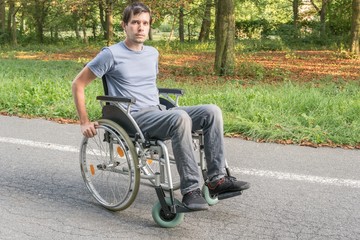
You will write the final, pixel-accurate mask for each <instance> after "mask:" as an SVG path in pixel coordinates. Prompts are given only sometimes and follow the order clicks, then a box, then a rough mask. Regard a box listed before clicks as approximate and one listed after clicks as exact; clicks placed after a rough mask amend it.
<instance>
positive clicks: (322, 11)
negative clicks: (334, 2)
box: [310, 0, 331, 39]
mask: <svg viewBox="0 0 360 240" xmlns="http://www.w3.org/2000/svg"><path fill="white" fill-rule="evenodd" d="M330 1H331V0H321V3H322V4H321V8H319V7H318V6H317V5H316V4H315V2H314V0H310V2H311V4H312V5H313V6H314V8H315V9H316V11H317V12H318V13H319V15H320V24H321V28H320V38H322V39H323V38H325V36H326V10H327V6H328V4H329V2H330Z"/></svg>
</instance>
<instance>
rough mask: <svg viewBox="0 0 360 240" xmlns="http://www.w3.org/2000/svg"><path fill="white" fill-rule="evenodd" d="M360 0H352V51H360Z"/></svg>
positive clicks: (356, 52)
mask: <svg viewBox="0 0 360 240" xmlns="http://www.w3.org/2000/svg"><path fill="white" fill-rule="evenodd" d="M359 41H360V0H353V1H352V24H351V47H350V50H351V52H352V53H355V54H357V55H359V53H360V46H359Z"/></svg>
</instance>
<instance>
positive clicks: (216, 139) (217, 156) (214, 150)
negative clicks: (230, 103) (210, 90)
mask: <svg viewBox="0 0 360 240" xmlns="http://www.w3.org/2000/svg"><path fill="white" fill-rule="evenodd" d="M132 116H133V118H134V119H135V121H136V122H137V124H138V125H139V127H140V129H141V131H142V132H143V133H144V134H145V136H148V137H150V138H155V139H168V138H170V139H171V142H172V148H173V152H174V156H175V160H176V166H177V170H178V172H179V175H180V181H181V184H180V189H181V193H182V194H183V195H184V194H186V193H187V192H189V191H192V190H195V189H196V188H199V187H200V181H201V175H200V172H199V168H198V165H197V161H196V158H195V154H194V149H193V143H192V132H193V131H196V130H203V134H204V152H205V159H206V164H207V169H208V173H207V174H208V178H209V179H217V178H221V177H223V176H224V175H225V158H224V137H223V118H222V112H221V109H220V108H219V107H218V106H216V105H199V106H189V107H175V108H171V109H169V110H161V109H160V108H159V107H153V108H147V109H143V110H140V111H138V112H135V113H132Z"/></svg>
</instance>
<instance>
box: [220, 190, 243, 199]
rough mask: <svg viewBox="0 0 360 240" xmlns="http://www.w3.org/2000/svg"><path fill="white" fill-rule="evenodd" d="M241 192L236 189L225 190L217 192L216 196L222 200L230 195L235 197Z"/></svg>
mask: <svg viewBox="0 0 360 240" xmlns="http://www.w3.org/2000/svg"><path fill="white" fill-rule="evenodd" d="M241 194H242V191H237V192H225V193H221V194H219V195H218V196H217V197H218V199H219V200H223V199H227V198H231V197H236V196H239V195H241Z"/></svg>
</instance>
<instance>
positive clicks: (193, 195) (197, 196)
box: [182, 188, 209, 211]
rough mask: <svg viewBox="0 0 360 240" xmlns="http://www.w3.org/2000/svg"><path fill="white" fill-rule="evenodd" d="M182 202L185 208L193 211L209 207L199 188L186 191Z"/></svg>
mask: <svg viewBox="0 0 360 240" xmlns="http://www.w3.org/2000/svg"><path fill="white" fill-rule="evenodd" d="M182 203H183V204H184V206H185V207H186V208H188V209H190V210H194V211H198V210H207V209H208V208H209V205H208V203H207V202H206V200H205V199H204V198H203V196H202V194H201V191H200V189H199V188H198V189H195V190H194V191H191V192H188V193H186V194H185V195H184V197H183V199H182Z"/></svg>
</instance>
